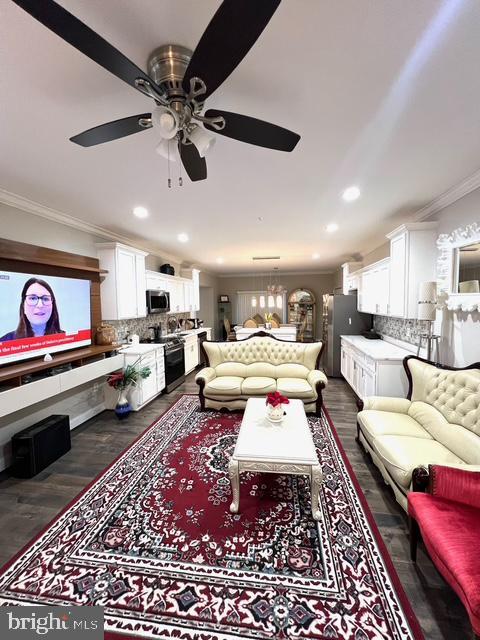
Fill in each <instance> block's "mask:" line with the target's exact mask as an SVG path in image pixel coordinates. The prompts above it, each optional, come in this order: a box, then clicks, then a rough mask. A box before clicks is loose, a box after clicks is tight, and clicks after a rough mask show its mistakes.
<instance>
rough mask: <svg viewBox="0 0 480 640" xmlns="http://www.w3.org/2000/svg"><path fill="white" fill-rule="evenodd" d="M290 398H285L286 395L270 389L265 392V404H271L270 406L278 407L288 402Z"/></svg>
mask: <svg viewBox="0 0 480 640" xmlns="http://www.w3.org/2000/svg"><path fill="white" fill-rule="evenodd" d="M289 403H290V400H289V399H288V398H287V396H282V394H281V393H280V392H279V391H271V392H270V393H267V401H266V404H267V405H268V404H269V405H271V406H272V407H279V406H281V405H282V404H289Z"/></svg>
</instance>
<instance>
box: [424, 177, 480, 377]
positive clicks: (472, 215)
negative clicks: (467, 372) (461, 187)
mask: <svg viewBox="0 0 480 640" xmlns="http://www.w3.org/2000/svg"><path fill="white" fill-rule="evenodd" d="M429 220H438V223H439V226H438V233H439V234H442V233H447V234H449V233H451V232H452V231H453V230H454V229H458V228H459V227H464V226H466V225H469V224H472V223H473V222H477V223H478V224H480V189H476V190H475V191H472V193H469V194H468V195H466V196H464V197H463V198H461V199H460V200H458V201H457V202H455V203H454V204H452V205H450V206H449V207H446V208H445V209H443V210H442V211H440V212H439V213H438V214H436V215H434V216H432V218H429ZM439 315H440V319H439V323H440V324H441V332H442V338H443V339H442V361H443V362H445V363H446V364H453V365H455V366H457V367H463V366H465V365H467V364H471V363H473V362H480V313H479V312H478V311H474V312H473V313H465V312H456V311H455V312H454V311H443V312H441V313H440V314H439Z"/></svg>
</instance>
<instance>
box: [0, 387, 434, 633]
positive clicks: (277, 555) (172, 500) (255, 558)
mask: <svg viewBox="0 0 480 640" xmlns="http://www.w3.org/2000/svg"><path fill="white" fill-rule="evenodd" d="M240 422H241V415H240V414H238V413H236V414H221V413H217V412H213V411H207V412H201V411H199V405H198V399H197V398H196V397H194V396H190V395H185V396H182V398H180V400H179V401H178V402H177V403H176V404H174V405H173V406H172V407H171V408H170V409H169V410H168V411H167V412H166V413H165V414H164V415H163V416H161V417H160V418H159V419H158V420H157V421H156V422H155V423H154V424H153V425H152V426H151V427H149V428H148V429H147V431H145V433H144V434H142V435H141V436H140V437H139V438H138V439H137V440H136V441H135V442H134V443H133V444H132V445H131V446H130V447H129V448H128V449H127V450H126V451H125V452H124V453H123V454H122V455H120V456H119V457H118V458H117V460H116V461H115V462H114V463H113V464H112V465H111V466H110V467H109V468H107V469H106V470H105V471H104V472H103V474H102V475H101V476H100V477H99V478H97V479H96V480H95V481H94V482H93V483H91V484H90V485H89V487H87V489H85V491H84V492H83V493H82V494H81V495H80V496H79V497H77V498H76V499H75V500H74V501H73V503H72V504H71V505H69V506H68V507H67V508H66V509H65V510H64V511H63V512H62V513H61V514H60V515H59V516H58V517H57V518H56V519H55V520H54V521H53V523H51V524H50V525H48V527H47V528H46V529H45V530H44V531H43V532H42V533H41V534H40V535H39V536H38V537H37V539H36V540H35V541H34V542H32V543H30V545H28V546H27V547H26V548H25V549H23V550H22V551H21V552H20V553H19V554H18V555H17V557H16V558H14V559H13V560H12V561H11V562H10V563H9V564H8V565H7V566H6V567H5V568H4V569H3V571H2V574H1V576H0V604H2V605H15V604H30V603H33V604H39V605H42V604H43V605H68V606H70V605H87V606H88V605H90V604H97V605H102V606H104V607H105V632H106V637H107V638H112V637H115V636H118V637H120V636H123V638H125V636H127V637H132V636H143V637H146V638H162V639H171V638H177V639H179V640H239V639H255V640H264V639H265V640H266V639H271V638H275V639H276V640H277V639H281V638H285V639H291V638H312V639H320V638H321V639H325V638H338V639H342V640H344V639H348V640H400V639H401V640H409V639H415V640H419V639H421V638H423V636H422V633H421V631H420V628H419V625H418V622H417V621H416V619H415V616H414V614H413V612H412V610H411V608H410V605H409V603H408V600H407V598H406V596H405V594H404V592H403V590H402V588H401V585H400V583H399V581H398V578H397V576H396V574H395V570H394V569H393V566H392V563H391V561H390V559H389V557H388V554H387V551H386V549H385V548H384V545H383V543H382V541H381V538H380V535H379V532H378V530H377V528H376V526H375V524H374V522H373V519H372V516H371V513H370V511H369V509H368V506H367V504H366V502H365V498H364V497H363V494H362V492H361V489H360V487H359V486H358V483H357V481H356V478H355V476H354V474H353V471H352V469H351V467H350V465H349V463H348V460H347V459H346V456H345V453H344V451H343V449H342V447H341V445H340V443H339V441H338V438H337V436H336V433H335V430H334V427H333V425H332V424H331V422H330V419H329V417H328V415H327V414H326V413H325V414H324V415H323V417H322V418H321V419H320V418H314V417H310V418H309V423H310V426H311V429H312V433H313V436H314V441H315V444H316V447H317V452H318V456H319V459H320V461H321V464H322V467H323V473H324V486H323V488H322V491H321V499H320V508H321V511H322V520H321V521H320V522H315V521H314V520H313V519H312V517H311V510H310V486H309V481H308V480H307V478H306V477H303V476H280V475H279V476H276V475H268V474H265V475H258V474H242V476H241V489H240V510H241V512H240V513H239V514H237V515H232V514H231V513H230V512H229V508H228V507H229V505H230V498H231V494H230V484H229V480H228V473H227V465H228V460H229V456H230V455H231V454H232V452H233V449H234V445H235V440H236V435H237V433H238V430H239V427H240ZM277 428H281V427H272V437H274V431H275V429H277ZM92 455H95V452H92Z"/></svg>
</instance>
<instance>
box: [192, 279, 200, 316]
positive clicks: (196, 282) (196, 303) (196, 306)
mask: <svg viewBox="0 0 480 640" xmlns="http://www.w3.org/2000/svg"><path fill="white" fill-rule="evenodd" d="M192 289H193V300H192V303H193V309H192V310H193V311H200V271H199V270H198V269H192Z"/></svg>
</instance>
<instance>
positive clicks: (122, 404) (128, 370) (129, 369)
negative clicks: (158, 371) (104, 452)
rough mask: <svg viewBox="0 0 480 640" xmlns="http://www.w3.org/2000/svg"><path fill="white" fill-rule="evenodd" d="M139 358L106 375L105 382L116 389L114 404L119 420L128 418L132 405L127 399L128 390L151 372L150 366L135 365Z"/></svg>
mask: <svg viewBox="0 0 480 640" xmlns="http://www.w3.org/2000/svg"><path fill="white" fill-rule="evenodd" d="M139 360H140V358H138V360H136V361H135V362H134V363H133V364H129V365H127V366H126V367H125V369H122V370H121V371H115V372H114V373H111V374H110V375H108V376H107V384H108V385H109V386H110V387H113V388H114V389H116V390H117V391H118V400H117V404H116V405H115V415H116V416H117V418H118V419H119V420H124V419H125V418H128V416H129V415H130V412H131V411H132V407H131V405H130V402H129V401H128V391H129V389H130V387H131V386H133V385H136V384H137V383H138V381H139V380H141V379H143V378H148V376H149V375H150V374H151V373H152V372H151V370H150V367H137V363H138V362H139Z"/></svg>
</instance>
